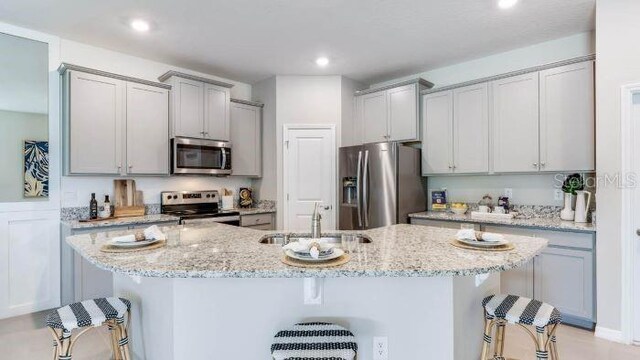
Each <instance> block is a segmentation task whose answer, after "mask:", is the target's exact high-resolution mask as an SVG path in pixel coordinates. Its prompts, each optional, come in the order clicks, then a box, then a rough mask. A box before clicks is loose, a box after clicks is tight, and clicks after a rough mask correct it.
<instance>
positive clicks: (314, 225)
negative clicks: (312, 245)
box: [311, 202, 322, 239]
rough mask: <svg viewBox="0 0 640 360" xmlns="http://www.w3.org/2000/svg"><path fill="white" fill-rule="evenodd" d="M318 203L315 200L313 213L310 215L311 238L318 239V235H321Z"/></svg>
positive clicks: (320, 217)
mask: <svg viewBox="0 0 640 360" xmlns="http://www.w3.org/2000/svg"><path fill="white" fill-rule="evenodd" d="M319 205H320V203H319V202H316V205H315V208H314V209H313V215H312V216H311V238H312V239H319V238H320V236H321V235H322V227H321V225H320V222H321V220H322V215H320V209H318V206H319Z"/></svg>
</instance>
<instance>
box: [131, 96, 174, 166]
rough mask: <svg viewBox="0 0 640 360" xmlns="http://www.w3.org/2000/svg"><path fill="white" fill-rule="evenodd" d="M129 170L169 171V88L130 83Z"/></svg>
mask: <svg viewBox="0 0 640 360" xmlns="http://www.w3.org/2000/svg"><path fill="white" fill-rule="evenodd" d="M126 124H127V127H126V130H127V131H126V134H127V174H131V175H133V174H136V175H165V174H168V173H169V90H167V89H162V88H157V87H153V86H149V85H143V84H136V83H127V121H126Z"/></svg>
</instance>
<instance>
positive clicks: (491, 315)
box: [480, 295, 562, 360]
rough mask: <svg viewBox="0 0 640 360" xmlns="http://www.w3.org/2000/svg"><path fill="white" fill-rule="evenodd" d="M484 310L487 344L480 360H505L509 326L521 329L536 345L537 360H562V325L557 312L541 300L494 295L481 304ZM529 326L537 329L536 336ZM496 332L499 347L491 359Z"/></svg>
mask: <svg viewBox="0 0 640 360" xmlns="http://www.w3.org/2000/svg"><path fill="white" fill-rule="evenodd" d="M482 307H483V308H484V315H485V325H484V343H483V346H482V356H481V358H480V359H481V360H487V359H495V360H504V356H503V355H504V331H505V326H506V324H507V323H508V324H516V325H519V326H521V327H522V328H523V329H524V330H526V331H527V333H528V334H529V335H530V336H531V339H533V341H534V343H535V345H536V358H537V359H538V360H543V359H549V356H551V359H553V360H560V358H559V357H558V349H557V347H556V330H557V328H558V325H560V323H561V322H562V315H561V314H560V311H558V309H556V308H554V307H553V306H551V305H549V304H546V303H543V302H541V301H538V300H532V299H528V298H525V297H521V296H516V295H491V296H487V297H486V298H484V300H482ZM526 325H530V326H533V327H535V329H536V331H535V334H534V332H533V331H532V330H531V329H529V328H528V327H527V326H526ZM494 326H495V327H497V329H496V344H495V349H494V354H493V357H489V351H490V347H491V334H492V332H493V327H494Z"/></svg>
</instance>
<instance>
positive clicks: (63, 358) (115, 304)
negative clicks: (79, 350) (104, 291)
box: [46, 297, 131, 360]
mask: <svg viewBox="0 0 640 360" xmlns="http://www.w3.org/2000/svg"><path fill="white" fill-rule="evenodd" d="M125 314H126V316H127V324H126V325H125V324H124V317H125ZM130 319H131V302H130V301H129V300H127V299H123V298H117V297H110V298H99V299H93V300H85V301H83V302H78V303H75V304H71V305H67V306H63V307H61V308H59V309H58V310H55V311H53V312H51V313H50V314H49V315H47V320H46V321H47V326H48V327H49V330H51V333H52V334H53V338H54V341H53V359H54V360H71V351H72V349H73V345H74V344H75V343H76V341H77V340H78V338H79V337H80V336H81V335H82V334H84V333H86V332H87V331H88V330H91V329H93V328H94V327H97V326H102V325H107V326H108V327H109V331H110V332H111V346H112V349H113V358H114V359H115V360H130V359H131V357H130V355H129V337H128V329H129V321H130ZM80 328H86V329H83V330H81V331H80V332H79V333H78V334H76V335H75V336H74V337H73V339H72V338H71V332H72V331H73V330H75V329H80Z"/></svg>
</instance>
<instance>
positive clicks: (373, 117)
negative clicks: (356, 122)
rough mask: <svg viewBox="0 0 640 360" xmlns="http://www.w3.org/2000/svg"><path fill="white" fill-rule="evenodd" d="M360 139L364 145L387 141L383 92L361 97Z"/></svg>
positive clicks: (385, 103) (385, 105)
mask: <svg viewBox="0 0 640 360" xmlns="http://www.w3.org/2000/svg"><path fill="white" fill-rule="evenodd" d="M361 103H362V108H361V109H359V111H362V135H363V136H362V138H363V141H364V143H374V142H380V141H386V140H387V136H388V135H387V134H388V128H387V94H386V92H384V91H380V92H376V93H372V94H366V95H362V100H361Z"/></svg>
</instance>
